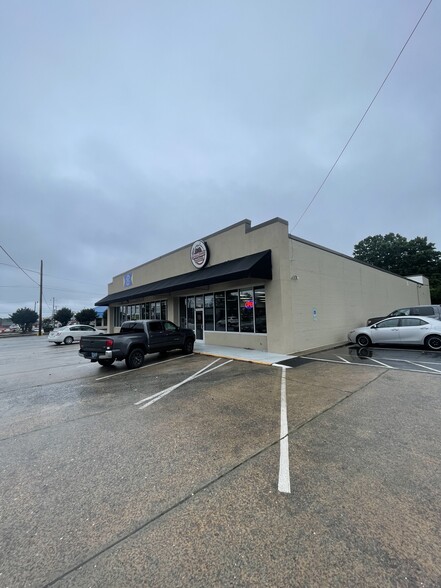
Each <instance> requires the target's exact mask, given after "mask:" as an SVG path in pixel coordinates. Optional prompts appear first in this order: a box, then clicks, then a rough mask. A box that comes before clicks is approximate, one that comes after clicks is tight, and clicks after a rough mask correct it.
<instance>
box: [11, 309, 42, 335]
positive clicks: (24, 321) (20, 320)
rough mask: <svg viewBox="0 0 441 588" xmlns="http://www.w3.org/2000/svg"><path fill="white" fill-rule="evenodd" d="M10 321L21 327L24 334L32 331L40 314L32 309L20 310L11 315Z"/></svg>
mask: <svg viewBox="0 0 441 588" xmlns="http://www.w3.org/2000/svg"><path fill="white" fill-rule="evenodd" d="M9 317H10V319H11V320H12V321H13V322H14V323H15V324H16V325H18V326H19V327H20V329H21V332H22V333H26V332H29V331H31V330H32V325H33V324H34V323H35V322H37V320H38V314H37V313H36V312H35V310H31V309H30V308H18V309H17V310H16V311H15V312H14V313H13V314H10V315H9Z"/></svg>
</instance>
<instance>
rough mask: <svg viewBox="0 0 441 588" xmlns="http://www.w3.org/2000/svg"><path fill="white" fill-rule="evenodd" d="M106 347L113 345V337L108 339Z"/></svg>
mask: <svg viewBox="0 0 441 588" xmlns="http://www.w3.org/2000/svg"><path fill="white" fill-rule="evenodd" d="M106 347H107V348H109V347H113V339H106Z"/></svg>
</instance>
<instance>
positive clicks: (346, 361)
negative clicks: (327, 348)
mask: <svg viewBox="0 0 441 588" xmlns="http://www.w3.org/2000/svg"><path fill="white" fill-rule="evenodd" d="M335 357H338V359H341V360H342V361H343V362H344V363H351V362H350V361H348V360H347V359H344V357H340V356H339V355H336V356H335Z"/></svg>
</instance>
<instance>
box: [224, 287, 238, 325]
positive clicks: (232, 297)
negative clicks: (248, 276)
mask: <svg viewBox="0 0 441 588" xmlns="http://www.w3.org/2000/svg"><path fill="white" fill-rule="evenodd" d="M227 331H232V332H235V333H237V332H238V331H239V292H238V291H237V290H228V291H227Z"/></svg>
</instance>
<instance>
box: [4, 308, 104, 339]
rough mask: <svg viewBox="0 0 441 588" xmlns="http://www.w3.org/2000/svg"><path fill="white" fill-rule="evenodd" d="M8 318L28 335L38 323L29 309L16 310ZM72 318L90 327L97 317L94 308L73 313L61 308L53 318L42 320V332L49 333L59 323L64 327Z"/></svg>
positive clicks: (36, 315)
mask: <svg viewBox="0 0 441 588" xmlns="http://www.w3.org/2000/svg"><path fill="white" fill-rule="evenodd" d="M9 318H10V319H11V320H12V321H13V323H14V324H16V325H18V326H19V327H20V329H21V331H22V333H28V332H30V331H31V330H32V327H33V326H34V324H35V323H36V322H37V321H38V314H37V313H36V312H35V310H32V309H30V308H18V309H17V310H16V311H15V312H14V313H12V314H10V315H9ZM74 318H75V320H76V321H78V322H79V323H80V324H82V325H90V323H92V322H94V321H95V320H96V319H97V318H98V315H97V313H96V311H95V309H94V308H84V309H83V310H80V311H79V312H77V313H74V312H73V311H72V310H71V309H70V308H66V307H63V308H60V309H59V310H57V312H56V313H55V314H54V316H53V317H51V318H45V319H43V330H44V332H48V331H50V330H51V329H52V328H53V326H54V323H60V324H61V326H62V327H64V326H65V325H67V324H68V323H69V321H71V320H72V319H74Z"/></svg>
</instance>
